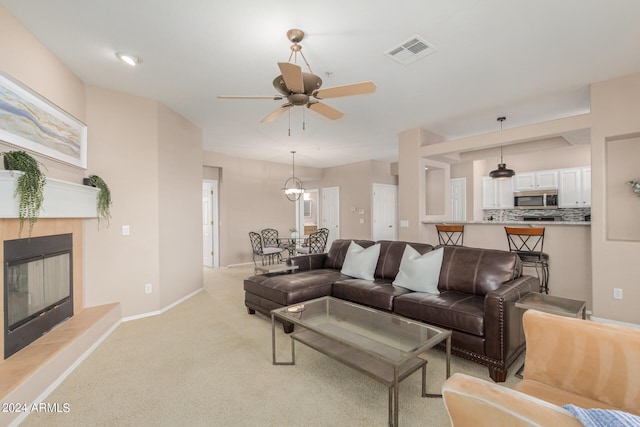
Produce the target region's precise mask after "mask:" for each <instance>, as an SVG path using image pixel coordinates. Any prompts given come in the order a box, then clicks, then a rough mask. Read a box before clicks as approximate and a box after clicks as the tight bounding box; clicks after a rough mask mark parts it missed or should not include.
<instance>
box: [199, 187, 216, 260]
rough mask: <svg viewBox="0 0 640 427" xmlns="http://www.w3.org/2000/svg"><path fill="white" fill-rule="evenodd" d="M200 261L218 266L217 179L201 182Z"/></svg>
mask: <svg viewBox="0 0 640 427" xmlns="http://www.w3.org/2000/svg"><path fill="white" fill-rule="evenodd" d="M202 263H203V265H205V266H206V267H214V268H217V267H218V181H208V180H207V181H203V182H202Z"/></svg>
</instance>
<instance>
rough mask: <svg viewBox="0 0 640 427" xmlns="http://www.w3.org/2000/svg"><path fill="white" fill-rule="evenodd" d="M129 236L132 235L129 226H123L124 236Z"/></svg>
mask: <svg viewBox="0 0 640 427" xmlns="http://www.w3.org/2000/svg"><path fill="white" fill-rule="evenodd" d="M129 234H131V228H130V227H129V226H128V225H123V226H122V235H123V236H128V235H129Z"/></svg>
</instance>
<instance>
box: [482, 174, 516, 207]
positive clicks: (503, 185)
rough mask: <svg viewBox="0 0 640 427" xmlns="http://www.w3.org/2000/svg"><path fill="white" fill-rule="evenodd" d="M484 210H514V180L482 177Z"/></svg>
mask: <svg viewBox="0 0 640 427" xmlns="http://www.w3.org/2000/svg"><path fill="white" fill-rule="evenodd" d="M482 209H513V179H493V178H491V177H488V176H484V177H482Z"/></svg>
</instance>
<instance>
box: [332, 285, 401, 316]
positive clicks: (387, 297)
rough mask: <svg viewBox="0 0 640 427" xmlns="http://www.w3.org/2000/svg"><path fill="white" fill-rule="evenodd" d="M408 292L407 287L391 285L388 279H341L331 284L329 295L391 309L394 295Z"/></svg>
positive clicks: (382, 308) (387, 309)
mask: <svg viewBox="0 0 640 427" xmlns="http://www.w3.org/2000/svg"><path fill="white" fill-rule="evenodd" d="M409 292H411V291H410V290H408V289H405V288H402V287H400V286H393V285H392V284H391V280H388V279H375V280H362V279H343V280H338V281H337V282H335V283H334V284H333V290H332V291H331V295H332V296H334V297H336V298H340V299H343V300H347V301H351V302H355V303H356V304H362V305H368V306H369V307H374V308H379V309H381V310H386V311H393V301H394V299H395V297H397V296H399V295H404V294H406V293H409Z"/></svg>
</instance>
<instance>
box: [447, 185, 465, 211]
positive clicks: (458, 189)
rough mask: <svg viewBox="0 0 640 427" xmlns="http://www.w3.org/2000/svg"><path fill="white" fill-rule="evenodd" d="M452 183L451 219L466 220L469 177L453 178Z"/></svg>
mask: <svg viewBox="0 0 640 427" xmlns="http://www.w3.org/2000/svg"><path fill="white" fill-rule="evenodd" d="M449 182H450V185H451V219H452V220H453V221H465V220H466V219H467V203H466V199H467V178H453V179H451V180H450V181H449Z"/></svg>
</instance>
